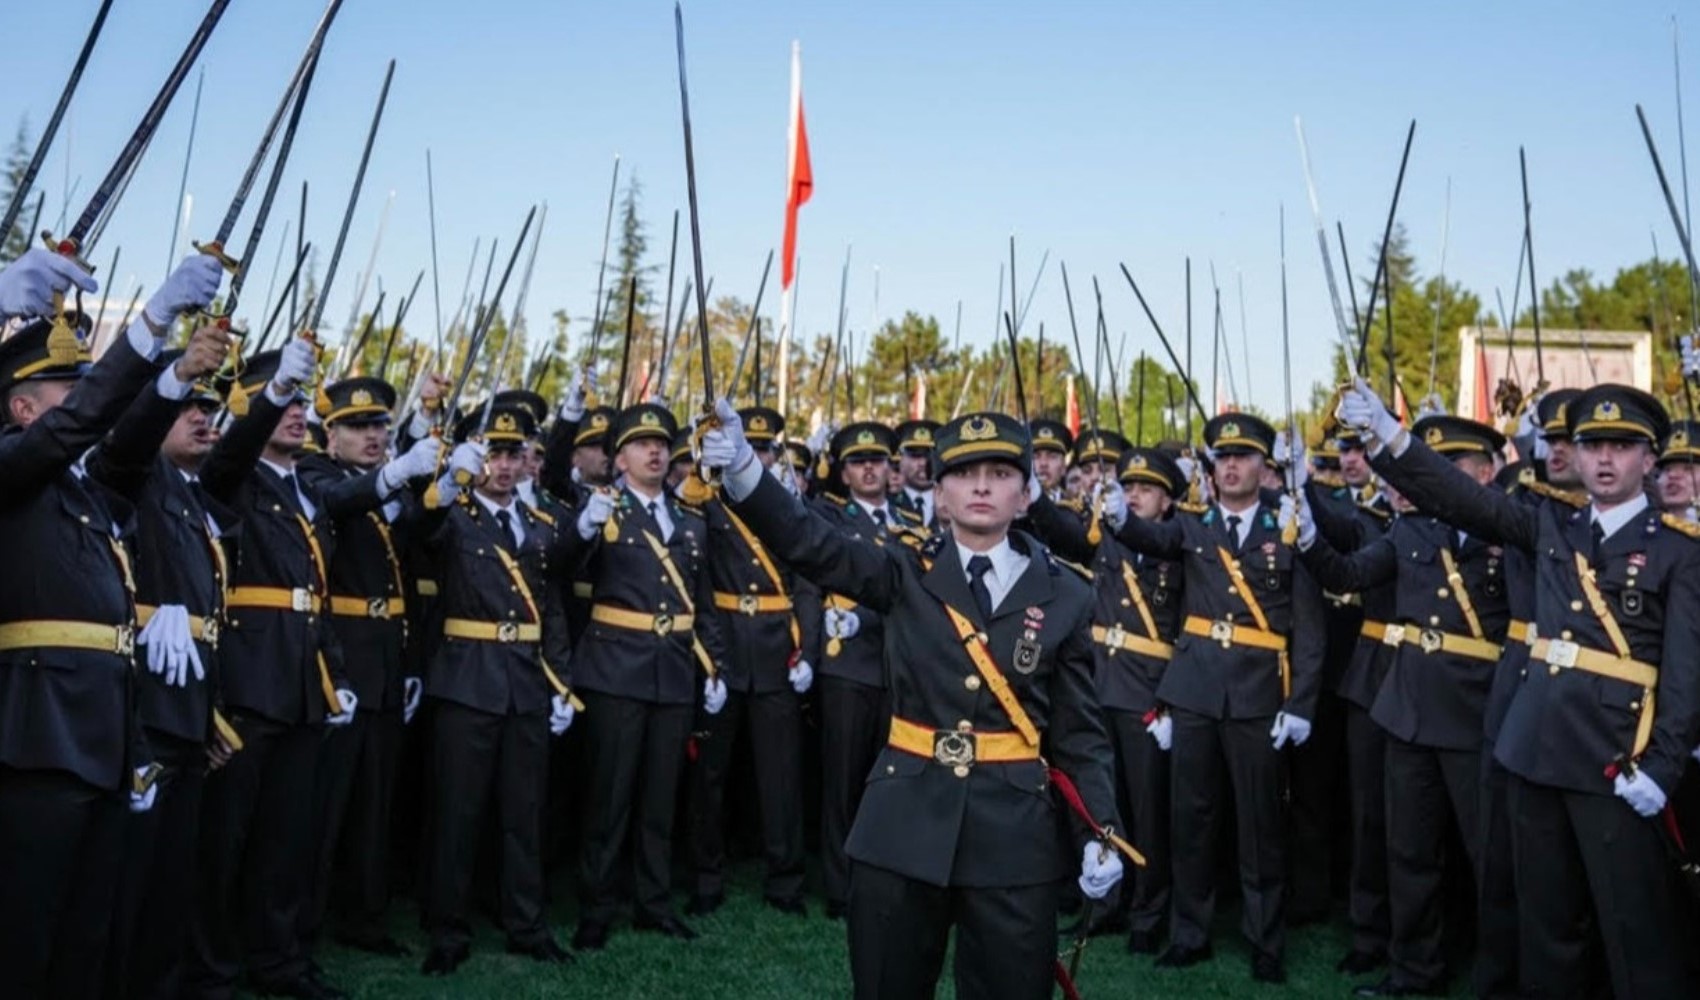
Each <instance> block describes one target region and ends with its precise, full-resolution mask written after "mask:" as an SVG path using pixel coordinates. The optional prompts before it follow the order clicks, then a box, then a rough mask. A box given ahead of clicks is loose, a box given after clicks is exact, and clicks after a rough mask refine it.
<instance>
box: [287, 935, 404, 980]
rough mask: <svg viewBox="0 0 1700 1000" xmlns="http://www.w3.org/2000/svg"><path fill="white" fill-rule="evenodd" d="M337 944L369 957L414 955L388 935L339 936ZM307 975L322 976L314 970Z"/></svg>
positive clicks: (310, 970)
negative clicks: (364, 953) (361, 952)
mask: <svg viewBox="0 0 1700 1000" xmlns="http://www.w3.org/2000/svg"><path fill="white" fill-rule="evenodd" d="M336 943H337V944H340V945H342V946H343V947H344V948H353V949H354V950H355V951H363V952H366V953H367V954H369V955H383V956H385V957H388V958H406V957H407V956H409V955H411V954H413V949H411V948H409V947H408V946H407V945H405V944H402V943H401V942H400V941H397V940H396V939H395V938H393V937H391V936H390V935H388V934H338V935H337V936H336ZM307 974H308V975H309V976H315V977H316V978H317V976H318V975H322V974H318V973H315V971H314V970H312V969H309V970H308V972H307Z"/></svg>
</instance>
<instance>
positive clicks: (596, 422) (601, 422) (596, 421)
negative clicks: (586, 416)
mask: <svg viewBox="0 0 1700 1000" xmlns="http://www.w3.org/2000/svg"><path fill="white" fill-rule="evenodd" d="M590 429H591V430H593V431H605V430H607V429H608V414H606V413H598V414H597V415H595V416H594V417H591V418H590Z"/></svg>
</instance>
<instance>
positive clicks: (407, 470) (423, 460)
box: [378, 437, 441, 497]
mask: <svg viewBox="0 0 1700 1000" xmlns="http://www.w3.org/2000/svg"><path fill="white" fill-rule="evenodd" d="M440 451H441V442H439V441H438V440H437V439H436V438H433V437H424V438H420V439H419V440H418V441H415V442H413V447H411V448H409V449H407V450H406V451H404V452H402V453H401V454H400V455H397V456H396V457H395V458H394V459H392V460H391V461H390V462H389V463H388V464H386V465H385V466H384V467H383V468H382V469H380V470H378V495H379V496H386V497H387V496H389V495H390V494H391V493H394V492H395V491H396V490H399V489H401V488H402V487H403V486H406V485H407V481H408V480H410V479H419V478H421V477H423V476H429V475H430V474H431V473H433V472H436V471H437V455H438V454H439V452H440Z"/></svg>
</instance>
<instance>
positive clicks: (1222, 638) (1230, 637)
mask: <svg viewBox="0 0 1700 1000" xmlns="http://www.w3.org/2000/svg"><path fill="white" fill-rule="evenodd" d="M1210 639H1211V641H1212V642H1219V643H1221V644H1222V648H1223V649H1227V648H1228V647H1229V646H1231V645H1233V644H1234V623H1233V622H1211V623H1210Z"/></svg>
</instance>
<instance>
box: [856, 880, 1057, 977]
mask: <svg viewBox="0 0 1700 1000" xmlns="http://www.w3.org/2000/svg"><path fill="white" fill-rule="evenodd" d="M848 920H849V928H848V929H849V934H850V975H851V978H852V979H853V980H854V981H855V996H856V998H857V1000H923V998H925V1000H931V997H932V996H933V995H934V992H935V987H936V985H937V983H938V979H939V973H940V971H941V970H943V968H944V953H945V947H946V945H947V944H948V943H949V939H950V929H951V927H952V925H954V926H955V927H956V967H955V978H956V995H957V996H958V997H962V998H964V1000H968V998H975V1000H985V998H996V1000H1048V998H1049V997H1050V996H1051V995H1052V976H1053V974H1054V973H1053V968H1054V963H1055V961H1056V957H1057V946H1056V942H1057V887H1056V884H1055V883H1052V882H1045V883H1041V884H1039V885H1025V886H1012V887H995V888H966V887H959V886H953V887H946V886H936V885H929V884H927V883H925V882H919V881H916V880H915V879H912V878H908V877H906V876H903V875H899V874H897V873H896V872H892V871H887V870H886V869H884V868H875V867H873V866H872V865H866V864H862V863H861V862H854V863H852V865H851V868H850V910H849V916H848Z"/></svg>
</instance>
